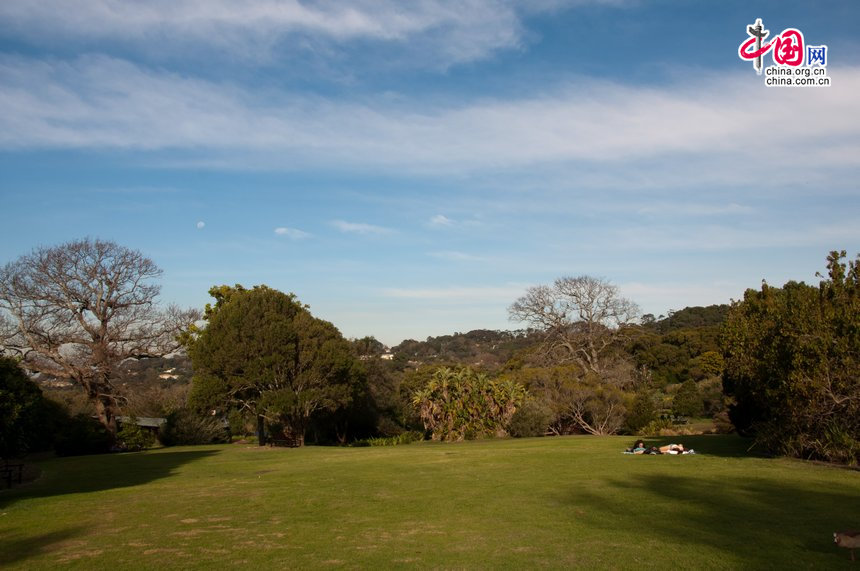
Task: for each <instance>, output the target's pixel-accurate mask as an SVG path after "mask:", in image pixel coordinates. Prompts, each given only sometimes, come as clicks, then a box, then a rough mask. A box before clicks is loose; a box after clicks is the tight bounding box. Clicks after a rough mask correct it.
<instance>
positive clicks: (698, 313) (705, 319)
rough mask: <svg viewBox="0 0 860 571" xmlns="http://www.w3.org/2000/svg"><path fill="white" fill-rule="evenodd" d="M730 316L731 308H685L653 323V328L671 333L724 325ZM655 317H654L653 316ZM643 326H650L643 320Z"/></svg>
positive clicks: (726, 306)
mask: <svg viewBox="0 0 860 571" xmlns="http://www.w3.org/2000/svg"><path fill="white" fill-rule="evenodd" d="M728 314H729V306H728V305H727V304H722V305H708V306H705V307H701V306H696V307H685V308H684V309H681V310H678V311H670V312H669V316H668V317H665V318H663V319H660V320H655V321H653V322H652V323H651V325H650V326H651V327H653V328H654V329H656V330H657V331H658V332H659V333H670V332H672V331H678V330H680V329H694V328H697V327H710V326H720V325H722V324H723V323H724V322H725V320H726V317H727V316H728ZM652 317H653V316H652ZM643 325H646V326H648V324H647V323H646V319H644V318H643Z"/></svg>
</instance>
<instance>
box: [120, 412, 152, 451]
mask: <svg viewBox="0 0 860 571" xmlns="http://www.w3.org/2000/svg"><path fill="white" fill-rule="evenodd" d="M116 439H117V442H118V443H119V444H120V445H122V446H123V447H124V448H125V449H126V450H130V451H132V452H140V451H141V450H144V449H146V448H150V447H152V445H153V444H155V435H154V434H152V433H151V432H150V431H148V430H144V429H143V428H141V427H140V426H138V425H137V417H134V416H132V417H131V418H130V419H129V420H128V422H125V423H123V425H122V429H121V430H120V431H119V432H117V434H116Z"/></svg>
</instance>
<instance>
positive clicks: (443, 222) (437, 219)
mask: <svg viewBox="0 0 860 571" xmlns="http://www.w3.org/2000/svg"><path fill="white" fill-rule="evenodd" d="M453 225H454V221H453V220H451V219H450V218H448V217H447V216H445V215H444V214H437V215H435V216H433V217H432V218H430V226H433V227H435V228H441V227H447V226H453Z"/></svg>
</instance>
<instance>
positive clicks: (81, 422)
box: [54, 414, 114, 456]
mask: <svg viewBox="0 0 860 571" xmlns="http://www.w3.org/2000/svg"><path fill="white" fill-rule="evenodd" d="M113 444H114V438H113V436H112V435H111V434H110V432H108V431H107V430H106V429H105V427H104V426H103V425H102V423H100V422H99V421H98V420H96V419H94V418H90V417H88V416H86V415H82V414H79V415H77V416H75V417H73V418H71V419H69V421H68V423H66V426H64V427H63V429H62V430H61V431H60V433H59V434H58V435H57V440H56V442H55V443H54V449H55V450H56V452H57V455H59V456H81V455H84V454H104V453H106V452H110V450H111V447H113Z"/></svg>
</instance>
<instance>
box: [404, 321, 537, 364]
mask: <svg viewBox="0 0 860 571" xmlns="http://www.w3.org/2000/svg"><path fill="white" fill-rule="evenodd" d="M537 335H538V333H537V332H536V331H534V330H530V329H520V330H516V331H496V330H489V329H475V330H473V331H469V332H468V333H454V334H452V335H442V336H439V337H428V338H427V339H426V340H425V341H416V340H414V339H407V340H405V341H403V342H402V343H400V344H399V345H396V346H395V347H392V348H391V353H393V354H394V360H395V361H398V362H401V363H404V362H409V363H411V364H428V363H438V364H443V363H459V364H463V365H470V366H473V367H483V368H487V369H495V368H498V367H501V366H502V365H504V364H505V363H506V362H507V361H508V360H509V359H510V358H511V357H512V356H513V355H514V353H516V352H517V351H520V350H521V349H524V348H526V347H529V346H530V345H532V344H534V343H535V342H536V338H537Z"/></svg>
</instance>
